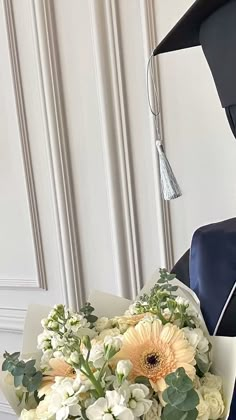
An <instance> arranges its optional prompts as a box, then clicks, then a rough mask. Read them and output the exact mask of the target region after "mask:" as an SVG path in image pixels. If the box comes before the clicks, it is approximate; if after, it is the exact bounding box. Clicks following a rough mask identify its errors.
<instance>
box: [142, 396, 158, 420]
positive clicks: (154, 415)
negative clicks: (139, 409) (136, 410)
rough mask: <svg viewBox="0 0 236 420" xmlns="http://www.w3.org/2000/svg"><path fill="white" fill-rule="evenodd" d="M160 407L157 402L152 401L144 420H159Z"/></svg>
mask: <svg viewBox="0 0 236 420" xmlns="http://www.w3.org/2000/svg"><path fill="white" fill-rule="evenodd" d="M161 412H162V406H161V404H159V403H158V402H157V400H155V399H153V400H152V406H151V408H150V410H148V412H147V413H146V414H145V415H144V420H161Z"/></svg>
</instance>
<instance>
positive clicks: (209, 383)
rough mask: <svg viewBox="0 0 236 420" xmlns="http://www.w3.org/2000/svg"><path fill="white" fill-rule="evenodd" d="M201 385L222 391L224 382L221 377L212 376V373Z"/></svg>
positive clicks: (206, 375)
mask: <svg viewBox="0 0 236 420" xmlns="http://www.w3.org/2000/svg"><path fill="white" fill-rule="evenodd" d="M201 385H203V386H205V387H207V388H214V389H217V390H218V391H221V390H222V386H223V381H222V378H221V377H220V376H216V375H212V373H210V372H208V373H206V374H205V376H204V377H203V378H202V379H201Z"/></svg>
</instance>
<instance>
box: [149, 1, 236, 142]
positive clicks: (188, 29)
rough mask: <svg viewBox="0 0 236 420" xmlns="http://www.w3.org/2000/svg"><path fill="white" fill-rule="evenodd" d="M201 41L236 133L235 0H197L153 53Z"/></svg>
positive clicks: (188, 46)
mask: <svg viewBox="0 0 236 420" xmlns="http://www.w3.org/2000/svg"><path fill="white" fill-rule="evenodd" d="M198 45H201V46H202V48H203V51H204V54H205V56H206V59H207V61H208V64H209V67H210V69H211V72H212V75H213V78H214V81H215V85H216V88H217V90H218V94H219V97H220V100H221V103H222V106H223V107H224V108H225V109H226V114H227V117H228V120H229V123H230V126H231V128H232V131H233V133H234V136H235V137H236V0H197V1H195V2H194V3H193V5H192V6H191V7H190V9H189V10H188V11H187V12H186V13H185V15H184V16H183V17H182V18H181V19H180V20H179V22H178V23H177V24H176V25H175V26H174V28H173V29H172V30H171V31H170V32H169V33H168V34H167V36H166V37H165V38H164V39H163V40H162V41H161V43H160V44H159V45H158V46H157V47H156V49H155V50H154V52H153V55H154V56H155V55H158V54H162V53H167V52H170V51H176V50H181V49H185V48H190V47H195V46H198Z"/></svg>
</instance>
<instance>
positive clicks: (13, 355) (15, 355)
mask: <svg viewBox="0 0 236 420" xmlns="http://www.w3.org/2000/svg"><path fill="white" fill-rule="evenodd" d="M19 357H20V352H18V351H17V352H15V353H12V354H10V356H9V359H11V360H13V361H16V360H17V359H19Z"/></svg>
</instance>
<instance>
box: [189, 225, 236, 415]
mask: <svg viewBox="0 0 236 420" xmlns="http://www.w3.org/2000/svg"><path fill="white" fill-rule="evenodd" d="M235 281H236V218H233V219H230V220H226V221H223V222H220V223H215V224H212V225H207V226H204V227H201V228H200V229H198V230H197V231H196V232H195V234H194V236H193V240H192V246H191V251H190V287H191V289H193V290H194V291H195V292H196V294H197V295H198V297H199V300H200V302H201V309H202V313H203V315H204V318H205V321H206V324H207V326H208V329H209V332H210V333H211V334H213V332H214V329H215V327H216V324H217V321H218V320H219V317H220V314H221V311H222V309H223V307H224V305H225V303H226V301H227V299H228V297H229V294H230V292H231V290H232V288H233V286H234V284H235ZM232 322H235V320H233V319H232ZM229 420H236V391H235V393H234V398H233V403H232V408H231V413H230V417H229Z"/></svg>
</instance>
